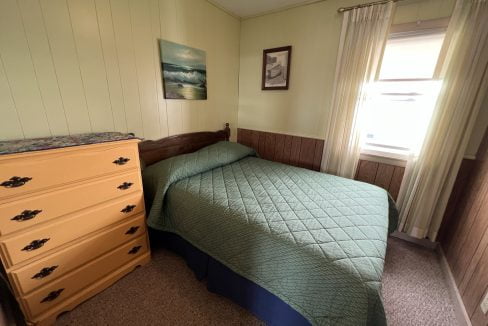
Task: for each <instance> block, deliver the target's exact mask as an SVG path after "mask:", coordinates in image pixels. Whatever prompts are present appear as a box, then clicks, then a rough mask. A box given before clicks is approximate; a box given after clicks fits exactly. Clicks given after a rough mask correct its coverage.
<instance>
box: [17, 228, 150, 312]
mask: <svg viewBox="0 0 488 326" xmlns="http://www.w3.org/2000/svg"><path fill="white" fill-rule="evenodd" d="M147 251H148V248H147V240H146V236H141V237H139V238H138V239H136V240H134V241H131V242H129V243H127V244H125V245H123V246H121V247H119V248H117V249H115V250H113V251H111V252H109V253H107V254H105V255H103V256H101V257H99V258H97V259H96V260H93V261H91V262H90V263H88V264H86V265H84V266H83V267H82V268H80V269H78V270H76V271H73V272H72V273H69V274H67V275H65V276H63V277H62V278H60V279H58V280H55V281H53V282H51V283H49V284H48V285H47V286H45V287H43V288H42V289H39V290H37V291H35V292H33V293H32V294H30V295H27V296H25V297H21V298H20V300H21V301H22V302H23V304H24V307H26V308H27V310H28V313H29V315H30V316H32V317H33V318H35V317H36V316H38V315H39V314H41V313H42V312H44V311H46V310H48V309H50V308H53V307H54V306H56V305H57V304H60V303H62V302H63V301H64V300H66V299H68V298H69V297H71V296H73V295H76V294H77V293H79V292H80V290H82V289H84V288H86V287H87V286H89V285H90V284H92V283H94V282H96V281H97V280H98V279H100V278H102V277H104V276H105V275H108V274H110V273H111V272H113V271H114V270H115V269H117V268H119V267H122V266H123V265H125V264H127V263H129V262H130V261H131V260H133V259H135V258H137V257H139V256H141V255H143V254H145V253H146V252H147Z"/></svg>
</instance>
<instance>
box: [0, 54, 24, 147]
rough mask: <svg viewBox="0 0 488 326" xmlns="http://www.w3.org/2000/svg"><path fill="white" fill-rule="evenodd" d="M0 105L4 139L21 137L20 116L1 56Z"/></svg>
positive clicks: (0, 128) (0, 122)
mask: <svg viewBox="0 0 488 326" xmlns="http://www.w3.org/2000/svg"><path fill="white" fill-rule="evenodd" d="M0 107H1V108H2V118H1V119H0V130H1V131H2V137H3V138H4V139H17V138H23V137H24V132H23V130H22V125H21V124H20V118H19V116H18V113H17V109H16V108H15V103H14V100H13V98H12V92H11V91H10V86H9V84H8V80H7V75H6V74H5V70H4V65H3V61H2V58H1V57H0Z"/></svg>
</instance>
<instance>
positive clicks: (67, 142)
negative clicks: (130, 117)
mask: <svg viewBox="0 0 488 326" xmlns="http://www.w3.org/2000/svg"><path fill="white" fill-rule="evenodd" d="M128 139H138V138H137V137H135V136H134V135H132V134H123V133H120V132H99V133H88V134H78V135H70V136H54V137H45V138H33V139H17V140H6V141H0V155H5V154H15V153H23V152H32V151H42V150H46V149H54V148H63V147H71V146H80V145H90V144H99V143H106V142H113V141H120V140H128Z"/></svg>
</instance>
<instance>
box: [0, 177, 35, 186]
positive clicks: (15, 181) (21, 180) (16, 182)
mask: <svg viewBox="0 0 488 326" xmlns="http://www.w3.org/2000/svg"><path fill="white" fill-rule="evenodd" d="M31 180H32V178H29V177H11V178H10V179H9V180H7V181H4V182H2V183H0V186H2V187H5V188H17V187H21V186H23V185H25V184H26V183H27V182H29V181H31Z"/></svg>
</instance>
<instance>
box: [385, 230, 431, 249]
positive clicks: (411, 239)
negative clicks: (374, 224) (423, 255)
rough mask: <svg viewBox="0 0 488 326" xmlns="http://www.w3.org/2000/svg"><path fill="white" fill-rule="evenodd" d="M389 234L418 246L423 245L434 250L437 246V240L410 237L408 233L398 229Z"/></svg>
mask: <svg viewBox="0 0 488 326" xmlns="http://www.w3.org/2000/svg"><path fill="white" fill-rule="evenodd" d="M390 236H392V237H395V238H398V239H402V240H405V241H408V242H411V243H415V244H416V245H419V246H422V247H425V248H428V249H431V250H435V249H436V248H437V247H438V243H437V242H432V241H430V240H428V239H417V238H414V237H411V236H409V235H408V234H406V233H403V232H400V231H394V232H393V233H392V234H390Z"/></svg>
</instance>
